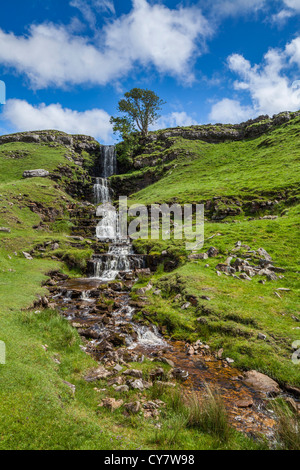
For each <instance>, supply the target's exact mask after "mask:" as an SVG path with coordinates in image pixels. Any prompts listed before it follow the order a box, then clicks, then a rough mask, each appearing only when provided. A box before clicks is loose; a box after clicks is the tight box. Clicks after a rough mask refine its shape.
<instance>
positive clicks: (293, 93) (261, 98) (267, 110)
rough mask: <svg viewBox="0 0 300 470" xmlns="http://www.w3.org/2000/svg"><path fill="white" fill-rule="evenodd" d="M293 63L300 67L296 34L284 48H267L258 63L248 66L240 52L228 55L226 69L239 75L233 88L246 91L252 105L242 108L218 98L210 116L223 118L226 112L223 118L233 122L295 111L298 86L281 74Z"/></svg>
mask: <svg viewBox="0 0 300 470" xmlns="http://www.w3.org/2000/svg"><path fill="white" fill-rule="evenodd" d="M293 64H297V65H298V66H300V37H299V38H296V39H295V40H293V41H292V42H291V43H290V44H288V45H287V46H286V48H285V49H284V50H276V49H270V50H269V51H268V52H267V54H266V55H265V56H264V60H263V62H262V63H261V64H260V65H254V66H252V65H251V63H250V62H249V61H248V60H246V59H245V58H244V57H243V56H242V55H240V54H233V55H231V56H230V57H229V58H228V66H229V69H230V70H231V72H233V73H235V74H236V75H238V77H239V80H237V81H235V82H234V89H235V90H236V91H237V92H247V93H249V95H250V99H251V103H252V104H251V106H247V107H245V106H244V107H243V106H242V105H241V104H240V102H239V101H234V100H221V101H220V102H218V103H215V104H214V105H213V107H212V111H211V118H212V119H213V120H218V121H219V120H221V119H222V118H223V119H224V118H226V114H227V115H228V117H227V120H232V122H234V121H235V122H236V121H238V120H239V119H240V118H241V119H245V118H250V117H253V116H254V115H258V114H269V115H272V114H276V113H279V112H281V111H286V110H289V111H296V110H298V109H299V108H300V94H299V89H298V88H297V87H295V86H293V81H291V80H290V79H289V78H288V77H287V75H286V74H285V71H286V69H287V68H288V67H289V66H291V65H293ZM238 117H239V118H238Z"/></svg>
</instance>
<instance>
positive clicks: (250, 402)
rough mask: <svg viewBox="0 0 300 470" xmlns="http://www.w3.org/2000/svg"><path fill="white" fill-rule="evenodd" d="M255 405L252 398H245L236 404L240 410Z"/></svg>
mask: <svg viewBox="0 0 300 470" xmlns="http://www.w3.org/2000/svg"><path fill="white" fill-rule="evenodd" d="M253 405H254V401H253V400H252V398H248V399H247V398H245V399H244V400H239V401H237V402H236V406H237V407H238V408H251V407H252V406H253Z"/></svg>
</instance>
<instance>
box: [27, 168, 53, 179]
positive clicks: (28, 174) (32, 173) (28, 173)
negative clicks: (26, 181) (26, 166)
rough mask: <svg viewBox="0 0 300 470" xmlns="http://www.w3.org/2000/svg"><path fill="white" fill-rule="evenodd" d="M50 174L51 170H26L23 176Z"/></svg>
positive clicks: (31, 176) (38, 176)
mask: <svg viewBox="0 0 300 470" xmlns="http://www.w3.org/2000/svg"><path fill="white" fill-rule="evenodd" d="M49 175H50V173H49V171H46V170H26V171H24V173H23V178H46V177H47V176H49Z"/></svg>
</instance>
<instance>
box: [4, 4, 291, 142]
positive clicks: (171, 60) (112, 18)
mask: <svg viewBox="0 0 300 470" xmlns="http://www.w3.org/2000/svg"><path fill="white" fill-rule="evenodd" d="M2 3H3V2H2ZM299 15H300V0H273V1H270V0H252V1H251V2H250V1H249V0H214V1H211V2H210V1H207V0H198V1H195V0H181V1H177V0H162V1H159V0H148V1H147V0H132V1H131V0H32V1H28V2H24V1H23V0H11V1H10V2H6V4H5V5H3V4H2V5H1V13H0V80H3V81H5V83H6V87H7V102H6V104H5V105H2V106H1V105H0V133H1V134H4V133H9V132H16V131H23V130H37V129H49V128H55V129H59V130H63V131H66V132H71V133H85V134H89V135H93V136H95V137H96V138H97V139H98V140H99V141H100V142H102V143H112V142H113V141H114V139H115V137H114V136H113V134H112V132H111V126H110V124H109V117H110V115H112V114H114V115H115V114H116V107H117V104H118V101H119V99H120V98H121V97H122V96H123V93H124V92H126V91H128V90H130V89H131V88H133V87H140V88H149V89H152V90H154V91H155V92H156V93H157V94H158V95H159V96H160V97H161V98H163V99H164V100H165V101H166V102H167V104H166V105H165V106H164V107H163V110H162V117H161V119H160V121H159V122H158V123H157V126H158V127H171V126H177V125H191V124H198V123H199V124H204V123H209V122H214V123H215V122H224V123H225V122H226V123H228V122H231V123H237V122H241V121H245V120H247V119H249V118H252V117H255V116H258V115H260V114H269V115H273V114H275V113H278V112H281V111H284V110H291V111H295V110H298V109H300V90H299V87H297V84H295V81H297V80H300V24H299Z"/></svg>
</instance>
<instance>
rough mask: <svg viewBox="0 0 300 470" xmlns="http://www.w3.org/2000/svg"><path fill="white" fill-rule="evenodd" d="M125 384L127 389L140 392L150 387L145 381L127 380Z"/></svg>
mask: <svg viewBox="0 0 300 470" xmlns="http://www.w3.org/2000/svg"><path fill="white" fill-rule="evenodd" d="M127 383H128V385H129V387H130V388H132V389H133V390H140V391H141V392H142V391H143V390H145V389H148V388H150V387H151V383H149V382H146V380H142V379H135V380H128V382H127Z"/></svg>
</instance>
